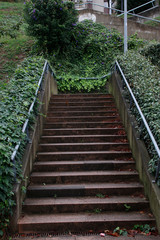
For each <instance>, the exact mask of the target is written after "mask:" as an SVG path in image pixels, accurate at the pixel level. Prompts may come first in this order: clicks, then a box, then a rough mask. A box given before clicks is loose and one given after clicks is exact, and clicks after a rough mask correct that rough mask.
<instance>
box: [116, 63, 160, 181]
mask: <svg viewBox="0 0 160 240" xmlns="http://www.w3.org/2000/svg"><path fill="white" fill-rule="evenodd" d="M115 68H116V69H117V68H118V70H119V72H120V74H121V76H122V81H123V84H122V88H124V86H125V85H126V87H127V89H128V91H129V93H130V96H131V98H130V107H131V106H132V104H133V102H134V104H135V106H136V108H137V110H138V113H139V114H140V116H141V126H142V124H143V126H145V128H146V130H147V132H148V135H149V137H150V139H151V141H152V143H153V146H154V148H155V150H156V152H157V155H158V158H159V160H158V163H157V170H156V176H155V180H154V181H153V182H155V183H156V182H157V181H158V178H159V171H160V149H159V147H158V144H157V142H156V140H155V138H154V136H153V134H152V132H151V130H150V127H149V125H148V123H147V121H146V119H145V117H144V115H143V113H142V111H141V108H140V106H139V104H138V102H137V100H136V98H135V96H134V94H133V92H132V90H131V88H130V86H129V84H128V81H127V79H126V77H125V75H124V73H123V71H122V69H121V67H120V65H119V63H118V62H117V61H116V63H115ZM141 131H142V128H141Z"/></svg>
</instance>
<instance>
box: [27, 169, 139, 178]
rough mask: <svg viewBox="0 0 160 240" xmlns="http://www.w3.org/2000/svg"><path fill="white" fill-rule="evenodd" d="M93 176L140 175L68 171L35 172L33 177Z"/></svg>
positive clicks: (122, 172) (100, 171)
mask: <svg viewBox="0 0 160 240" xmlns="http://www.w3.org/2000/svg"><path fill="white" fill-rule="evenodd" d="M86 175H87V176H93V175H96V176H98V175H101V176H102V175H103V176H111V175H115V176H119V175H138V173H137V172H136V171H103V170H99V171H82V172H80V171H78V172H77V171H72V172H71V171H67V172H60V171H59V172H33V173H32V174H31V177H36V176H37V177H52V176H53V177H54V176H77V177H78V176H86Z"/></svg>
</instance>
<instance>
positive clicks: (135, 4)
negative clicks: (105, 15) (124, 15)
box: [117, 0, 152, 13]
mask: <svg viewBox="0 0 160 240" xmlns="http://www.w3.org/2000/svg"><path fill="white" fill-rule="evenodd" d="M121 2H122V0H117V8H118V9H121ZM147 2H149V1H148V0H139V1H135V0H127V9H128V10H130V9H133V8H135V7H138V6H140V5H142V4H144V3H147ZM151 7H152V4H151V3H150V4H147V5H146V6H143V7H141V8H139V9H137V10H135V13H139V12H142V11H144V10H146V9H148V8H151Z"/></svg>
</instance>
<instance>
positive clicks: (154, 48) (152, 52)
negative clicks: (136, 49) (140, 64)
mask: <svg viewBox="0 0 160 240" xmlns="http://www.w3.org/2000/svg"><path fill="white" fill-rule="evenodd" d="M140 53H141V54H142V55H144V56H145V57H147V58H148V59H149V60H150V61H151V62H152V63H153V64H154V65H156V66H158V67H159V68H160V43H157V42H155V43H152V42H151V43H150V44H149V45H147V46H145V47H144V48H143V49H141V50H140Z"/></svg>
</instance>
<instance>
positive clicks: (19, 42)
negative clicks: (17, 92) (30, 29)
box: [0, 2, 34, 82]
mask: <svg viewBox="0 0 160 240" xmlns="http://www.w3.org/2000/svg"><path fill="white" fill-rule="evenodd" d="M22 14H23V3H11V2H1V4H0V26H1V27H0V51H1V55H0V81H1V82H2V81H3V82H8V80H9V79H10V78H11V76H12V75H13V73H14V71H15V69H16V67H17V65H18V64H19V63H20V62H21V61H22V60H23V59H24V58H25V57H27V56H28V55H29V53H30V51H31V48H32V45H33V42H34V41H33V40H32V38H31V37H28V36H26V34H25V31H24V28H25V23H24V22H23V16H22Z"/></svg>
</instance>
